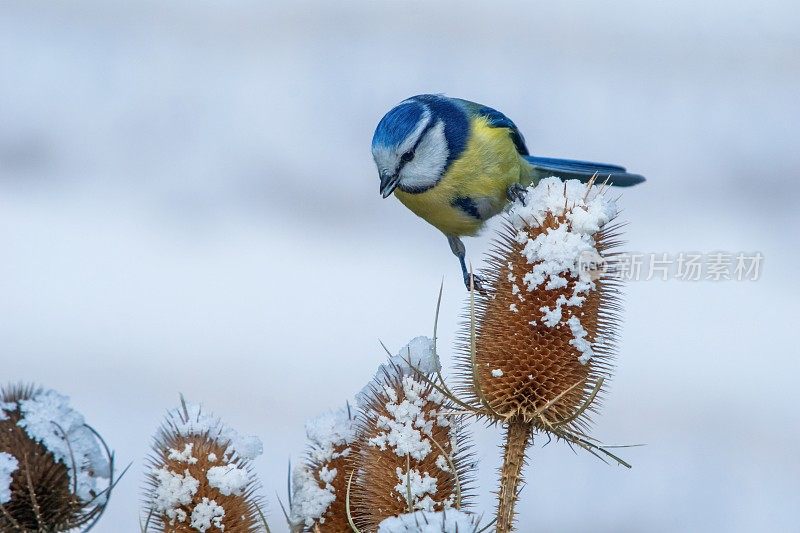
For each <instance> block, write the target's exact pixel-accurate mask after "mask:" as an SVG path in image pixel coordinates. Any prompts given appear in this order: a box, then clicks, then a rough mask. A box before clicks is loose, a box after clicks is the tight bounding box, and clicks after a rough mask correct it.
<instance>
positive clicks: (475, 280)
mask: <svg viewBox="0 0 800 533" xmlns="http://www.w3.org/2000/svg"><path fill="white" fill-rule="evenodd" d="M483 283H484V280H483V278H481V277H480V276H478V275H477V274H467V275H466V276H464V285H466V286H467V290H471V289H472V288H473V287H474V288H475V290H476V291H478V292H479V293H480V294H486V289H485V288H484V287H483Z"/></svg>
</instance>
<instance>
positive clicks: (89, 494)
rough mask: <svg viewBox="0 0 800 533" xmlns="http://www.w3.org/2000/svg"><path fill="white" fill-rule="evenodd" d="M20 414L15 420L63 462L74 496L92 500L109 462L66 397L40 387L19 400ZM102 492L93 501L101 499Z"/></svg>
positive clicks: (108, 468) (104, 476)
mask: <svg viewBox="0 0 800 533" xmlns="http://www.w3.org/2000/svg"><path fill="white" fill-rule="evenodd" d="M19 407H20V412H21V414H22V418H21V419H20V420H19V422H18V423H17V425H18V426H20V427H21V428H23V429H25V432H26V433H27V434H28V436H29V437H31V438H32V439H34V440H36V441H38V442H40V443H41V444H42V445H43V446H44V447H45V448H47V449H48V450H49V451H50V452H51V453H52V454H53V457H54V458H55V459H56V461H60V462H62V463H64V464H65V465H66V466H67V469H68V471H69V476H70V480H72V481H73V482H74V483H75V485H76V487H77V490H76V496H78V498H80V499H81V500H83V501H89V500H92V498H94V497H95V495H96V494H97V493H98V492H99V491H98V487H97V480H98V478H105V479H108V478H109V476H110V466H109V463H108V459H107V458H106V457H105V456H104V455H103V453H102V452H101V450H100V445H99V443H98V442H97V439H96V437H95V435H94V434H93V433H92V432H91V431H90V430H89V429H88V428H87V427H86V425H85V422H84V419H83V416H82V415H81V414H80V413H78V412H77V411H75V410H74V409H72V407H70V406H69V398H68V397H67V396H64V395H61V394H59V393H57V392H56V391H54V390H47V391H43V392H41V393H39V394H37V395H36V396H34V397H33V398H30V399H28V400H22V401H21V402H19ZM103 498H104V497H103V496H100V497H98V499H96V500H95V501H98V500H99V501H100V502H102V501H104V500H103Z"/></svg>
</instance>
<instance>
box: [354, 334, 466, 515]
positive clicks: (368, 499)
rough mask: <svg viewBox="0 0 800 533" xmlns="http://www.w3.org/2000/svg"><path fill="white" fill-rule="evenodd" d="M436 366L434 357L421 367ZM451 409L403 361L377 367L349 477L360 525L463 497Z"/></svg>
mask: <svg viewBox="0 0 800 533" xmlns="http://www.w3.org/2000/svg"><path fill="white" fill-rule="evenodd" d="M412 342H413V341H412ZM406 349H407V348H406ZM401 352H402V350H401ZM429 353H431V354H432V353H434V352H433V350H432V349H431V350H430V352H429ZM414 367H415V368H417V369H419V367H418V366H417V365H414ZM438 368H439V367H438V361H436V364H435V365H429V366H427V367H426V369H427V370H431V371H438ZM451 411H452V406H451V405H450V403H449V401H448V400H447V399H446V398H445V396H444V395H443V394H442V393H441V392H439V391H438V390H436V389H435V388H434V387H433V386H432V385H431V383H430V381H428V379H427V378H426V377H425V376H424V375H420V374H419V373H418V372H416V371H414V370H412V369H411V368H409V367H408V366H407V365H406V366H400V365H393V364H391V362H390V363H389V364H388V365H384V366H382V367H381V368H380V369H379V371H378V374H377V375H376V377H375V379H373V381H372V382H371V383H370V385H369V386H368V387H367V388H366V389H365V390H364V391H363V392H362V400H361V403H360V413H359V427H360V430H361V439H360V440H359V446H358V453H357V455H356V456H355V458H354V460H355V468H354V470H355V478H354V481H353V484H354V487H353V505H354V508H355V509H356V510H357V511H358V513H360V514H359V516H358V520H357V525H358V526H359V527H360V528H362V529H365V530H368V531H374V530H375V529H376V528H377V527H378V524H380V523H381V522H382V521H383V520H384V519H386V518H389V517H392V516H397V515H400V514H404V513H407V512H414V511H418V510H421V511H429V512H434V511H442V510H452V509H458V508H460V507H461V506H462V505H463V504H464V503H465V499H466V493H465V487H466V484H467V482H468V475H467V472H466V470H467V468H466V465H467V461H468V458H467V454H466V452H467V450H466V448H467V446H466V444H465V442H464V436H463V432H462V430H461V423H460V419H459V418H458V417H457V416H453V413H452V412H451Z"/></svg>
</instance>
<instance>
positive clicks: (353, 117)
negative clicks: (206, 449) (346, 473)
mask: <svg viewBox="0 0 800 533" xmlns="http://www.w3.org/2000/svg"><path fill="white" fill-rule="evenodd" d="M798 23H800V4H798V3H797V2H791V1H788V0H773V1H769V0H767V1H763V0H762V1H758V2H756V1H755V0H753V1H747V2H729V1H726V2H723V1H720V0H713V1H707V2H702V3H699V2H694V1H688V0H678V1H670V2H636V1H633V0H629V1H624V0H622V1H614V2H602V3H600V2H597V3H595V2H588V1H587V2H572V1H567V2H530V3H519V4H516V3H514V4H512V3H503V2H500V3H496V2H493V3H491V4H490V3H488V2H487V3H477V2H464V1H459V2H453V3H435V4H434V3H410V2H366V1H365V2H346V3H342V2H323V1H301V2H282V3H279V2H258V1H239V2H232V1H231V2H210V1H198V0H193V1H185V2H180V1H168V0H152V1H138V2H120V1H109V0H96V1H77V2H39V1H31V0H5V1H4V2H3V3H2V6H0V250H2V257H3V259H2V262H0V381H2V382H9V381H18V380H28V381H36V382H39V383H42V384H44V385H46V386H48V387H54V388H57V389H58V390H60V391H62V392H64V393H66V394H69V395H70V396H71V397H72V401H73V404H74V406H75V407H76V408H78V409H80V410H81V411H83V412H84V413H85V414H86V416H87V418H88V419H89V421H90V423H92V424H93V425H94V426H95V427H96V428H97V429H98V430H99V431H100V432H101V433H102V434H103V435H104V436H105V437H106V438H107V440H108V441H109V443H110V444H111V445H112V446H113V447H114V448H115V449H116V452H117V454H118V457H119V461H120V462H121V463H127V462H129V461H133V465H134V466H133V469H132V471H131V472H130V473H129V474H128V475H127V477H126V478H125V479H123V481H122V482H121V484H120V486H119V488H118V490H117V492H116V495H115V497H114V499H113V500H112V502H111V505H110V508H109V510H108V514H107V515H106V517H105V519H104V520H103V522H101V524H100V527H99V528H98V529H97V531H99V532H120V531H123V532H135V531H137V530H138V529H137V528H138V523H137V518H138V496H139V487H140V485H141V466H142V458H143V456H144V455H145V454H146V453H147V452H148V446H149V438H150V437H149V436H150V435H151V434H152V433H153V432H154V430H155V429H156V427H157V426H158V424H159V422H160V420H161V418H162V416H163V414H164V412H165V410H166V409H167V408H169V407H172V406H174V405H176V403H177V401H178V393H179V392H182V393H184V394H185V395H186V396H187V398H188V399H190V400H194V401H202V402H203V403H204V404H205V405H206V406H207V408H208V409H211V410H213V411H215V412H216V413H217V414H219V415H221V416H222V417H224V419H225V420H226V421H227V422H229V423H230V424H231V425H233V426H234V427H236V428H237V429H239V430H240V431H242V432H245V433H256V434H258V435H260V436H261V438H262V439H263V440H264V443H265V455H264V456H263V457H261V458H260V459H259V460H258V461H257V463H256V464H257V467H258V471H259V473H260V475H261V478H262V480H263V483H264V494H265V495H266V497H267V499H268V501H269V512H270V517H271V523H272V526H273V528H274V530H275V531H285V528H284V526H283V523H282V516H281V512H280V508H279V506H278V505H277V500H276V496H275V495H276V492H277V493H279V494H280V495H281V497H283V498H284V500H285V485H286V483H285V478H286V465H287V460H288V459H289V458H290V457H292V458H293V459H294V460H298V459H299V458H300V457H301V456H302V453H303V450H304V432H303V423H304V421H305V419H307V418H308V417H310V416H313V415H316V414H317V413H319V412H321V411H323V410H325V409H327V408H330V407H336V406H339V405H341V404H342V403H343V402H344V401H345V399H347V398H348V396H349V395H351V394H352V393H353V392H354V391H357V390H359V389H360V388H361V386H362V385H363V384H364V383H365V381H366V380H367V379H368V378H369V377H370V376H371V374H372V372H373V370H374V369H375V367H376V366H377V365H378V363H379V362H381V361H382V359H383V357H384V354H383V351H382V349H381V348H380V346H379V344H378V338H380V339H382V340H383V341H384V342H385V343H386V344H387V345H388V346H390V347H391V348H392V349H396V348H399V347H400V346H402V344H404V343H405V342H406V341H407V340H408V339H410V338H411V337H413V336H416V335H420V334H430V331H431V329H432V320H433V310H434V304H435V299H436V293H437V290H438V287H439V283H440V280H441V278H442V276H443V275H444V276H445V287H444V289H445V292H444V304H443V312H442V315H441V325H440V333H441V344H440V351H441V352H442V353H443V356H444V358H445V364H447V363H449V362H450V360H451V355H452V351H451V345H452V338H453V335H454V333H455V331H456V325H457V322H458V315H459V314H460V310H461V306H462V304H463V301H464V298H465V296H466V294H465V291H464V289H463V287H462V286H461V279H460V276H459V272H458V266H457V262H456V260H455V259H454V258H453V257H452V256H451V254H450V251H449V249H448V247H447V245H446V242H445V240H444V238H443V237H441V236H440V235H438V234H437V233H436V231H435V230H434V229H433V228H432V227H430V226H428V225H426V224H425V223H423V222H422V221H420V220H417V219H415V218H414V216H413V215H412V214H411V213H410V212H408V211H407V210H406V209H405V208H403V207H402V206H401V205H400V204H399V203H398V202H397V201H396V200H394V199H390V200H386V201H383V200H381V199H380V197H379V196H378V180H377V174H376V171H375V169H374V168H373V163H372V160H371V156H370V152H369V143H370V139H371V135H372V131H373V128H374V126H375V124H376V123H377V121H378V119H379V118H380V117H381V116H382V114H383V113H384V112H385V111H386V110H387V109H388V108H389V107H391V106H392V105H394V104H395V103H397V102H398V101H400V100H402V99H403V98H405V97H407V96H409V95H412V94H417V93H421V92H444V93H447V94H449V95H453V96H460V97H464V98H468V99H471V100H475V101H478V102H482V103H486V104H489V105H492V106H495V107H497V108H498V109H501V110H502V111H504V112H505V113H506V114H508V115H509V116H510V117H512V118H513V119H514V120H515V121H516V123H517V124H518V125H519V126H520V128H521V129H522V131H523V132H524V133H525V135H526V137H527V139H528V144H529V146H530V147H531V149H532V150H533V151H534V152H535V153H537V154H541V155H553V156H562V157H580V158H586V159H596V160H601V161H608V162H612V163H621V164H624V165H626V166H628V167H629V168H630V169H632V170H633V171H636V172H640V173H642V174H644V175H646V176H647V177H648V178H649V181H648V182H647V184H646V185H644V186H641V187H638V188H636V189H634V190H628V191H625V194H624V197H623V198H622V200H621V203H622V206H623V208H624V210H625V212H624V218H625V219H627V220H628V221H630V226H629V230H628V232H627V239H628V241H629V245H628V249H630V250H639V251H654V252H668V253H678V252H680V251H703V252H710V251H716V250H727V251H732V252H739V251H745V252H753V251H760V252H762V253H763V254H764V256H765V260H764V264H763V275H762V277H761V279H760V280H758V281H755V282H716V283H715V282H696V283H689V282H680V281H676V280H670V281H666V282H661V281H650V282H644V281H642V282H636V283H631V284H630V285H629V286H628V289H627V298H626V307H627V311H626V313H625V317H626V318H625V322H624V329H623V335H622V342H621V354H620V358H619V366H618V372H617V374H616V378H615V380H614V383H613V385H612V387H611V389H610V395H609V400H608V402H607V404H606V407H605V409H604V412H603V415H602V416H601V417H599V418H598V419H597V429H596V435H597V436H598V437H601V438H603V439H604V440H605V441H607V442H616V443H646V444H647V446H645V447H643V448H635V449H631V450H628V451H626V452H625V453H624V456H625V457H626V458H628V459H629V460H630V461H631V462H632V463H633V464H634V468H633V469H632V470H630V471H628V470H625V469H622V468H618V467H612V466H606V465H604V464H602V463H601V462H599V461H597V460H596V459H594V458H592V457H589V456H587V455H586V454H578V455H577V456H575V455H573V453H572V452H570V450H569V449H568V448H566V447H565V446H563V445H558V444H556V445H551V446H548V447H545V448H544V449H542V448H541V446H540V445H541V444H542V442H543V440H542V439H540V440H539V442H538V443H537V444H538V445H537V446H536V449H535V450H534V451H533V454H532V457H531V461H530V467H529V469H528V476H527V479H528V486H527V487H526V489H525V491H524V492H523V496H522V500H521V504H520V510H521V514H520V531H522V532H532V531H537V532H542V531H547V532H581V531H589V530H591V531H596V532H640V531H648V532H662V531H663V532H672V531H704V532H707V531H726V532H750V531H797V530H798V528H799V527H800V526H799V524H800V518H798V514H797V510H798V507H799V506H800V455H798V450H800V424H798V421H799V417H798V414H797V411H798V402H799V401H800V393H798V389H797V376H798V372H800V358H799V357H798V355H799V354H798V348H797V342H796V339H795V333H796V331H795V329H796V327H797V326H796V325H795V324H796V322H797V304H796V298H797V295H798V291H797V288H796V281H795V279H796V276H795V275H794V272H795V269H796V267H797V264H798V260H799V259H800V252H798V248H797V245H798V237H797V232H798V227H800V224H798V223H800V216H799V215H798V210H797V204H798V201H800V195H799V194H798V182H797V180H798V178H800V176H799V175H798V168H800V151H799V150H798V149H797V142H798V139H800V126H798V124H799V123H800V98H798V87H800V32H798V31H797V26H798ZM487 244H488V239H487V238H483V239H478V240H470V242H468V243H467V249H468V252H469V253H470V255H471V258H472V260H473V261H475V262H478V261H479V260H480V254H481V252H482V251H484V250H485V249H486V248H487ZM476 437H477V440H478V450H479V457H480V459H481V469H480V472H479V485H480V494H481V498H480V501H479V502H478V503H479V505H478V507H479V508H480V509H484V510H487V511H491V501H492V500H491V498H492V496H491V494H490V492H491V491H492V490H494V489H495V468H496V466H497V465H498V463H499V451H498V450H497V448H496V444H497V443H498V442H499V432H498V431H497V430H496V429H485V430H484V429H481V430H479V431H477V433H476Z"/></svg>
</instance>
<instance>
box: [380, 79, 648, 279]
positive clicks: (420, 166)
mask: <svg viewBox="0 0 800 533" xmlns="http://www.w3.org/2000/svg"><path fill="white" fill-rule="evenodd" d="M372 156H373V158H374V159H375V164H376V165H377V167H378V172H379V175H380V182H381V184H380V193H381V195H382V196H383V197H384V198H387V197H388V196H389V195H391V194H392V193H394V195H395V196H396V197H397V199H398V200H400V202H402V203H403V204H404V205H405V206H406V207H408V208H409V209H410V210H411V211H413V212H414V213H415V214H416V215H418V216H420V217H422V218H423V219H425V220H426V221H427V222H429V223H430V224H432V225H433V226H435V227H436V228H438V229H439V230H440V231H441V232H442V233H444V235H445V236H446V237H447V240H448V242H449V244H450V249H451V250H452V251H453V253H454V254H455V255H456V256H457V257H458V260H459V262H460V263H461V271H462V274H463V276H464V283H465V284H466V285H467V288H469V287H470V281H471V278H470V275H469V273H468V271H467V265H466V262H465V248H464V243H463V242H462V241H461V237H463V236H474V235H475V234H477V233H478V232H479V231H480V230H481V228H482V227H483V226H484V224H485V223H486V221H487V220H489V219H490V218H492V217H493V216H495V215H496V214H498V213H500V212H501V211H502V210H503V209H504V208H505V207H506V205H507V204H508V202H509V201H510V200H513V199H515V198H521V196H522V194H523V193H524V191H525V188H526V187H527V186H528V185H531V184H536V183H538V181H539V180H540V179H542V178H546V177H549V176H558V177H559V178H561V179H565V180H566V179H578V180H581V181H584V182H586V181H588V180H589V179H591V178H592V176H595V175H597V176H598V179H600V180H603V181H605V179H606V178H608V181H609V183H611V184H612V185H617V186H622V187H627V186H631V185H636V184H637V183H641V182H643V181H644V178H643V177H642V176H639V175H636V174H629V173H627V172H626V171H625V169H624V168H622V167H620V166H616V165H607V164H603V163H590V162H587V161H573V160H569V159H554V158H549V157H535V156H532V155H530V153H529V152H528V148H527V146H526V145H525V139H524V138H523V136H522V133H520V131H519V129H518V128H517V126H516V125H515V124H514V123H513V122H511V120H510V119H509V118H508V117H506V116H505V115H504V114H502V113H500V112H499V111H496V110H494V109H492V108H490V107H486V106H484V105H480V104H476V103H473V102H468V101H466V100H461V99H458V98H449V97H446V96H442V95H433V94H423V95H419V96H413V97H411V98H409V99H408V100H404V101H403V102H401V103H400V104H398V105H397V106H396V107H394V108H393V109H392V110H390V111H389V112H388V113H386V115H385V116H384V117H383V118H382V119H381V121H380V122H379V123H378V127H377V128H376V129H375V135H374V136H373V138H372ZM472 281H476V282H477V281H478V280H472ZM476 286H477V285H476Z"/></svg>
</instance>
